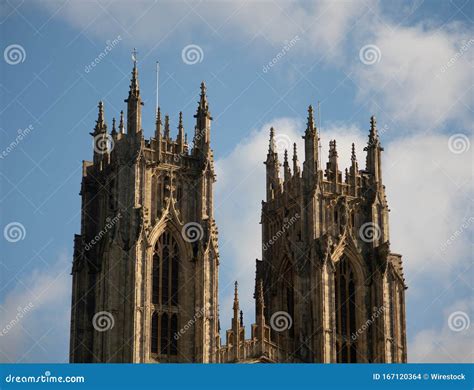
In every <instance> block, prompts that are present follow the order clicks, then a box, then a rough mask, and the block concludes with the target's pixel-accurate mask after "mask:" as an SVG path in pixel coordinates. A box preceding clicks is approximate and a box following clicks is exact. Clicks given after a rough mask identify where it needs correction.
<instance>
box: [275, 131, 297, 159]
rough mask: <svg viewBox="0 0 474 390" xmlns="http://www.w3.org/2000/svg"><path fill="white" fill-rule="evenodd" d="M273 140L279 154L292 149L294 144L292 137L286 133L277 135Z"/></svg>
mask: <svg viewBox="0 0 474 390" xmlns="http://www.w3.org/2000/svg"><path fill="white" fill-rule="evenodd" d="M273 142H274V143H275V150H276V152H277V153H278V154H283V153H284V152H285V150H290V149H291V148H292V146H293V143H292V142H291V139H290V137H288V136H287V135H286V134H277V135H275V137H274V138H273Z"/></svg>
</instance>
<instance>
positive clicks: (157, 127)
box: [155, 107, 162, 140]
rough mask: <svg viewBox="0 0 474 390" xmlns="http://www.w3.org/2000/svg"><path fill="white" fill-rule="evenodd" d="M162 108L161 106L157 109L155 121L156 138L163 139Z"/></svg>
mask: <svg viewBox="0 0 474 390" xmlns="http://www.w3.org/2000/svg"><path fill="white" fill-rule="evenodd" d="M161 125H162V123H161V110H160V107H158V108H157V109H156V122H155V139H157V140H159V139H161Z"/></svg>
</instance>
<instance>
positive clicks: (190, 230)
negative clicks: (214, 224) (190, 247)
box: [181, 222, 204, 243]
mask: <svg viewBox="0 0 474 390" xmlns="http://www.w3.org/2000/svg"><path fill="white" fill-rule="evenodd" d="M181 236H182V237H183V239H184V241H186V242H190V243H192V242H196V241H199V240H201V239H202V238H203V237H204V229H203V228H202V226H201V224H200V223H198V222H188V223H187V224H186V225H184V226H183V228H182V229H181Z"/></svg>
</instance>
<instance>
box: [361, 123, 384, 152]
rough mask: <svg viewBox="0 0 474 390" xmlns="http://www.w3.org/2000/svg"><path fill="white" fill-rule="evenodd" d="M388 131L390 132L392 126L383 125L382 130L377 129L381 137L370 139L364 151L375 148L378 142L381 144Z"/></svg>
mask: <svg viewBox="0 0 474 390" xmlns="http://www.w3.org/2000/svg"><path fill="white" fill-rule="evenodd" d="M388 130H390V126H389V125H387V124H385V125H383V127H381V128H377V134H378V135H379V137H376V138H374V139H369V141H368V142H367V146H366V147H365V148H364V150H367V149H368V148H370V147H371V146H374V145H375V144H376V143H377V142H379V139H380V136H382V135H384V134H385V133H386V132H387V131H388Z"/></svg>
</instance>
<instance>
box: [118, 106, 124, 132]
mask: <svg viewBox="0 0 474 390" xmlns="http://www.w3.org/2000/svg"><path fill="white" fill-rule="evenodd" d="M119 132H120V133H121V134H124V133H125V125H124V122H123V111H120V121H119Z"/></svg>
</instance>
